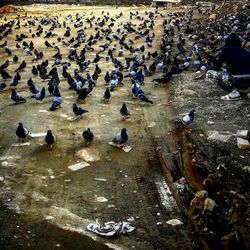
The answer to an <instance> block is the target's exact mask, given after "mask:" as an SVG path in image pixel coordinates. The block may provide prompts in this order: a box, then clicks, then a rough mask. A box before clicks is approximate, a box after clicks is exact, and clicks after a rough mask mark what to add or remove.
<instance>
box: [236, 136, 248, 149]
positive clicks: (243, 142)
mask: <svg viewBox="0 0 250 250" xmlns="http://www.w3.org/2000/svg"><path fill="white" fill-rule="evenodd" d="M237 146H238V148H239V149H250V144H249V141H248V140H245V139H242V138H239V137H237Z"/></svg>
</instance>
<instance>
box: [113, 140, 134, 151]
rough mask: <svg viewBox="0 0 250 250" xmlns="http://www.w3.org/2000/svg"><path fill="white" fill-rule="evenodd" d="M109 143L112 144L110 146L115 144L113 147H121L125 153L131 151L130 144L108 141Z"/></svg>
mask: <svg viewBox="0 0 250 250" xmlns="http://www.w3.org/2000/svg"><path fill="white" fill-rule="evenodd" d="M108 144H109V145H112V146H115V147H117V148H121V149H122V150H123V151H124V152H126V153H128V152H130V151H131V149H132V146H129V145H125V144H122V145H121V144H116V143H114V142H112V141H111V142H109V143H108Z"/></svg>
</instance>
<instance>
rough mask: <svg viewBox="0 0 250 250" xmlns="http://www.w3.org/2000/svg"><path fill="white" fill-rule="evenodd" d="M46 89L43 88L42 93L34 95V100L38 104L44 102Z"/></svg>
mask: <svg viewBox="0 0 250 250" xmlns="http://www.w3.org/2000/svg"><path fill="white" fill-rule="evenodd" d="M45 95H46V94H45V87H42V89H41V91H39V92H38V93H36V94H34V95H33V96H32V98H35V99H36V101H37V102H42V100H43V99H44V98H45Z"/></svg>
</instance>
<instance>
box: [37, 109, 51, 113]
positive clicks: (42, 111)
mask: <svg viewBox="0 0 250 250" xmlns="http://www.w3.org/2000/svg"><path fill="white" fill-rule="evenodd" d="M38 112H39V113H48V112H49V111H48V110H45V109H39V111H38Z"/></svg>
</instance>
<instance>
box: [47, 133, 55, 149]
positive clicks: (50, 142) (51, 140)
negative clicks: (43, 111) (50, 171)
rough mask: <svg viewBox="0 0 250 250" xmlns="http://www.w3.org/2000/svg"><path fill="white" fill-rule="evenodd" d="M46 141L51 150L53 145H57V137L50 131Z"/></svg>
mask: <svg viewBox="0 0 250 250" xmlns="http://www.w3.org/2000/svg"><path fill="white" fill-rule="evenodd" d="M44 141H45V143H46V144H48V146H49V149H52V147H53V145H54V144H55V143H56V137H55V135H54V134H53V133H52V131H51V130H50V129H49V130H48V131H47V134H46V136H45V139H44Z"/></svg>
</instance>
